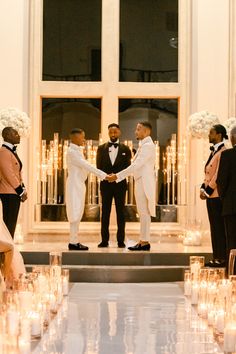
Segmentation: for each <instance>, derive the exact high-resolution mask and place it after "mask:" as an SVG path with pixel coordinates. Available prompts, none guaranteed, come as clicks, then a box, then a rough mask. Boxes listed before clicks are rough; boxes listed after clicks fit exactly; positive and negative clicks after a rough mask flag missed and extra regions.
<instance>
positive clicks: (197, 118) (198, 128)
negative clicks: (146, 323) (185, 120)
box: [188, 111, 220, 139]
mask: <svg viewBox="0 0 236 354" xmlns="http://www.w3.org/2000/svg"><path fill="white" fill-rule="evenodd" d="M219 123H220V120H219V118H218V117H217V115H216V114H214V113H212V112H208V111H201V112H197V113H194V114H192V115H191V116H190V117H189V124H188V130H189V132H190V133H191V135H192V137H194V138H198V139H201V138H203V139H205V138H207V137H208V134H209V130H210V129H211V127H212V126H213V125H215V124H219Z"/></svg>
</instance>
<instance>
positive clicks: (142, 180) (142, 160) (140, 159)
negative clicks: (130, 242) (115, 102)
mask: <svg viewBox="0 0 236 354" xmlns="http://www.w3.org/2000/svg"><path fill="white" fill-rule="evenodd" d="M151 131H152V126H151V124H150V123H149V122H140V123H138V124H137V127H136V131H135V135H136V138H137V139H138V140H139V142H140V146H139V148H138V150H137V152H136V155H135V157H134V160H133V162H132V163H131V165H130V166H129V167H127V168H126V169H125V170H123V171H121V172H118V173H117V174H115V175H111V176H109V177H108V178H107V179H108V180H109V181H110V182H113V181H116V182H117V183H118V182H120V181H122V180H123V179H125V178H126V177H128V176H129V175H131V174H133V176H134V180H135V199H136V204H137V210H138V214H139V218H140V241H139V242H138V243H137V244H136V245H135V246H133V247H129V250H130V251H149V250H150V247H151V246H150V226H151V216H156V203H155V195H156V193H155V185H156V181H155V170H154V168H155V145H154V143H153V141H152V138H151V137H150V134H151Z"/></svg>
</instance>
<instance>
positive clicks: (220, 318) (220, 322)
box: [216, 310, 225, 333]
mask: <svg viewBox="0 0 236 354" xmlns="http://www.w3.org/2000/svg"><path fill="white" fill-rule="evenodd" d="M224 326H225V313H224V310H219V311H218V312H217V314H216V330H217V331H218V332H219V333H224Z"/></svg>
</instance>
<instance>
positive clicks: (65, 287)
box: [61, 269, 191, 296]
mask: <svg viewBox="0 0 236 354" xmlns="http://www.w3.org/2000/svg"><path fill="white" fill-rule="evenodd" d="M188 273H189V275H190V276H191V274H190V272H189V271H188ZM69 275H70V271H69V269H62V273H61V277H62V293H63V296H67V295H68V293H69ZM189 279H190V278H189ZM190 290H191V284H190ZM185 295H186V294H185Z"/></svg>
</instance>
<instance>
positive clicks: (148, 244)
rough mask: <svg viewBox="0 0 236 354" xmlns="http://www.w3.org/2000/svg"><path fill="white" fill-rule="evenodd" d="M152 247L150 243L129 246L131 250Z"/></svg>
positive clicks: (143, 249) (145, 249)
mask: <svg viewBox="0 0 236 354" xmlns="http://www.w3.org/2000/svg"><path fill="white" fill-rule="evenodd" d="M150 248H151V245H150V243H146V244H145V245H141V243H137V245H135V246H133V247H128V250H130V251H149V250H150Z"/></svg>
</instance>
